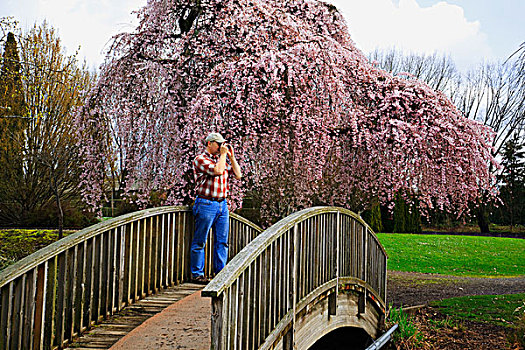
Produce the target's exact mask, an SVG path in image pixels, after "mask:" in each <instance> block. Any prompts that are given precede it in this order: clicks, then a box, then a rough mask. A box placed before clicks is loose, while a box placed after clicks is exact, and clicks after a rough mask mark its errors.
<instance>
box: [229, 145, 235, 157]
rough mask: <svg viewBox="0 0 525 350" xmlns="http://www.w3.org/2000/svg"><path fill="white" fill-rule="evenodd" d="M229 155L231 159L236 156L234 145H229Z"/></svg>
mask: <svg viewBox="0 0 525 350" xmlns="http://www.w3.org/2000/svg"><path fill="white" fill-rule="evenodd" d="M228 157H229V158H230V159H232V158H233V157H234V153H233V147H232V146H231V145H228Z"/></svg>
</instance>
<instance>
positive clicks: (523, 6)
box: [0, 0, 525, 70]
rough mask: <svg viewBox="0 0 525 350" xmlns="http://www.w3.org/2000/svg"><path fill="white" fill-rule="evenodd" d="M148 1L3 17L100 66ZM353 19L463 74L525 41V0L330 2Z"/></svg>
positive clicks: (382, 41) (64, 4)
mask: <svg viewBox="0 0 525 350" xmlns="http://www.w3.org/2000/svg"><path fill="white" fill-rule="evenodd" d="M146 2H147V0H0V17H4V16H14V17H15V19H16V20H18V21H19V22H20V24H21V28H22V29H29V28H30V27H31V26H32V25H33V24H34V23H35V22H37V23H40V22H42V21H43V20H44V19H45V20H47V21H48V22H49V23H50V24H51V25H52V26H53V27H55V28H56V29H58V33H59V35H60V38H61V39H62V41H63V44H64V46H65V47H66V49H67V52H68V53H74V52H75V51H76V50H77V49H79V57H80V58H81V59H82V58H85V59H86V60H87V62H88V64H89V66H90V67H93V68H96V67H98V66H99V65H100V64H101V63H102V62H103V60H104V52H105V50H106V49H107V48H108V43H109V41H110V39H111V37H112V35H114V34H117V33H120V32H123V31H126V32H129V31H133V29H134V28H135V27H136V25H137V23H138V21H137V20H136V16H135V15H134V14H132V12H133V11H134V10H137V9H139V8H140V7H142V6H144V5H145V4H146ZM327 2H330V3H332V4H334V5H335V6H336V7H337V8H338V9H339V10H340V11H341V12H342V13H343V16H344V17H345V19H346V21H347V24H348V29H349V32H350V35H351V36H352V39H353V40H354V42H355V43H356V45H357V47H358V48H360V49H361V50H362V51H364V52H365V54H366V53H369V52H370V51H373V50H374V49H376V48H379V49H390V48H392V47H396V48H398V49H402V50H404V51H406V52H412V53H427V54H431V53H434V52H438V53H440V54H446V55H450V56H451V57H452V58H453V59H454V61H455V62H456V64H457V66H458V67H459V68H460V69H464V70H466V69H468V68H471V67H475V66H476V65H478V64H479V63H480V62H486V61H504V60H505V59H507V58H508V57H509V56H510V55H511V54H512V53H513V52H514V51H515V50H517V49H518V47H519V46H520V44H521V43H523V42H525V21H524V20H523V15H524V14H525V0H444V1H436V0H327Z"/></svg>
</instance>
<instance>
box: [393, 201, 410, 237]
mask: <svg viewBox="0 0 525 350" xmlns="http://www.w3.org/2000/svg"><path fill="white" fill-rule="evenodd" d="M407 212H408V210H407V205H406V202H405V199H404V198H403V196H401V194H399V192H398V193H396V197H395V206H394V232H395V233H402V232H406V219H407V217H406V214H407Z"/></svg>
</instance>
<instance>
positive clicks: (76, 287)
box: [0, 207, 387, 349]
mask: <svg viewBox="0 0 525 350" xmlns="http://www.w3.org/2000/svg"><path fill="white" fill-rule="evenodd" d="M192 234H193V217H192V214H191V210H190V208H189V207H161V208H154V209H147V210H143V211H139V212H135V213H131V214H127V215H124V216H121V217H118V218H114V219H111V220H108V221H105V222H102V223H99V224H97V225H94V226H91V227H89V228H86V229H84V230H81V231H78V232H77V233H75V234H72V235H70V236H68V237H66V238H64V239H62V240H60V241H58V242H55V243H53V244H51V245H49V246H47V247H46V248H44V249H42V250H40V251H38V252H37V253H35V254H33V255H31V256H28V257H26V258H25V259H23V260H21V261H19V262H17V263H15V264H14V265H12V266H10V267H8V268H7V269H5V270H4V271H2V272H1V273H0V349H57V348H64V347H67V346H68V345H69V344H71V342H72V341H73V340H74V339H76V338H78V336H79V335H81V334H82V333H84V332H86V331H87V330H89V329H91V328H92V327H93V326H94V325H96V324H98V323H100V322H101V321H103V320H104V319H106V318H108V317H111V315H113V314H116V313H119V312H120V311H121V310H122V309H123V308H124V307H126V306H129V305H132V304H134V303H136V302H139V301H140V300H141V299H144V298H146V297H149V296H150V295H154V294H157V293H158V292H159V291H161V290H163V289H165V288H168V287H173V286H177V285H180V284H182V283H184V282H187V281H188V280H189V277H190V272H189V248H190V242H191V238H192ZM210 236H211V235H210ZM211 240H212V238H211V237H210V241H209V242H208V244H207V248H206V249H207V250H208V251H207V255H206V256H207V257H211V256H212V254H211V249H212V248H211V247H213V244H212V242H211ZM229 244H230V251H229V255H230V262H229V263H228V264H227V265H226V267H225V268H224V269H223V270H222V271H221V272H220V273H219V274H218V275H217V276H216V277H215V278H214V279H213V280H212V281H211V282H210V283H209V284H208V285H207V286H206V288H205V289H204V290H203V291H202V295H203V296H208V297H211V305H212V314H211V344H210V347H211V348H212V349H308V348H309V347H311V346H312V345H313V344H314V343H315V342H316V341H317V340H318V339H320V338H321V337H323V336H324V335H326V334H328V333H330V332H331V331H333V330H336V329H339V328H341V327H358V328H361V329H364V330H365V331H366V332H367V333H368V334H369V335H370V336H371V337H372V338H376V337H377V336H378V335H379V332H380V330H381V328H382V326H383V322H384V316H385V300H386V277H387V276H386V264H387V256H386V253H385V251H384V249H383V247H382V246H381V244H380V243H379V241H378V240H377V238H376V236H375V234H374V233H373V232H372V231H371V230H370V228H369V227H368V226H367V225H366V223H365V222H364V221H363V220H362V219H361V218H360V217H359V216H357V215H355V214H354V213H352V212H350V211H348V210H346V209H342V208H336V207H315V208H309V209H305V210H302V211H300V212H297V213H294V214H292V215H290V216H288V217H287V218H285V219H283V220H281V221H279V222H278V223H277V224H275V225H273V226H271V227H270V228H268V229H267V230H265V231H263V230H262V229H261V228H259V227H258V226H257V225H255V224H253V223H251V222H249V221H248V220H246V219H244V218H242V217H240V216H238V215H235V214H230V241H229ZM210 260H211V259H210V258H208V261H207V262H206V267H205V273H206V275H207V276H210V275H211V268H210V266H211V261H210Z"/></svg>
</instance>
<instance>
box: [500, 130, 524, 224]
mask: <svg viewBox="0 0 525 350" xmlns="http://www.w3.org/2000/svg"><path fill="white" fill-rule="evenodd" d="M524 146H525V143H524V141H523V139H520V138H519V135H518V134H516V135H515V137H513V138H512V139H510V140H509V141H507V143H505V146H504V148H503V159H502V162H501V164H502V166H503V172H502V174H501V176H500V182H501V183H502V186H501V188H500V199H501V201H502V202H503V203H502V206H501V216H502V217H501V218H502V219H503V222H506V223H509V224H510V225H511V227H512V226H514V225H516V224H520V223H524V221H525V220H524V212H525V210H524V206H525V205H524V204H525V150H524Z"/></svg>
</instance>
